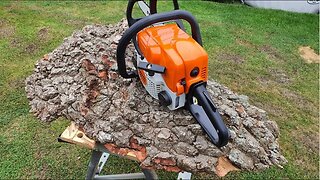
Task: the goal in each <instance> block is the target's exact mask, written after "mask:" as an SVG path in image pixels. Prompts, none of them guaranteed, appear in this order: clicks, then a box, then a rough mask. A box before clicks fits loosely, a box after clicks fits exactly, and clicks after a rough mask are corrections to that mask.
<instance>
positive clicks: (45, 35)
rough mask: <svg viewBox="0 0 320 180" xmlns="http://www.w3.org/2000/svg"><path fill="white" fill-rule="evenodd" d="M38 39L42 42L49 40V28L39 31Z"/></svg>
mask: <svg viewBox="0 0 320 180" xmlns="http://www.w3.org/2000/svg"><path fill="white" fill-rule="evenodd" d="M37 36H38V39H40V40H41V41H45V40H47V39H48V38H49V28H47V27H44V28H41V29H40V30H39V31H38V34H37Z"/></svg>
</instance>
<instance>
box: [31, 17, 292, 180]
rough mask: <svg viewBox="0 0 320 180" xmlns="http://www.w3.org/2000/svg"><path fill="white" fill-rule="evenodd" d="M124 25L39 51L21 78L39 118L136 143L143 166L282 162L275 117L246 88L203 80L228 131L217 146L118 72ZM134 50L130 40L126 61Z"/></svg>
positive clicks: (106, 139) (115, 143) (116, 142)
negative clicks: (44, 52) (30, 69)
mask: <svg viewBox="0 0 320 180" xmlns="http://www.w3.org/2000/svg"><path fill="white" fill-rule="evenodd" d="M127 28H128V27H127V23H126V22H125V21H124V20H122V21H121V22H119V23H118V24H116V25H108V26H102V25H89V26H86V27H84V28H83V29H82V30H81V31H77V32H75V33H73V35H72V36H71V37H68V38H66V39H65V40H64V42H63V44H62V45H60V46H59V47H58V48H57V49H55V50H54V51H53V52H51V53H49V54H48V55H45V56H44V57H43V58H42V59H40V60H39V61H38V62H37V63H36V65H35V70H34V73H33V74H32V75H31V76H29V77H28V78H27V79H26V92H27V97H28V99H29V100H30V106H31V110H30V111H31V112H32V113H34V115H35V116H37V117H38V118H39V119H40V120H41V121H44V122H51V121H53V120H55V119H57V118H58V117H61V116H62V117H66V118H67V119H69V120H71V121H74V122H75V123H76V124H77V125H78V126H81V127H82V128H83V130H84V132H85V133H86V135H87V136H89V137H90V138H93V139H94V140H96V141H99V142H101V143H105V144H106V147H107V148H109V149H110V150H111V151H114V152H116V151H117V150H119V149H121V148H124V149H129V150H130V149H131V150H137V151H139V152H141V153H142V154H140V155H141V156H140V159H139V160H140V163H141V166H143V167H147V168H154V169H164V170H168V171H182V170H183V171H189V172H207V173H216V174H218V175H224V174H225V173H222V174H221V168H223V167H224V166H228V163H229V165H231V164H230V162H231V163H232V165H234V166H235V167H237V168H239V169H241V170H249V171H254V170H263V169H266V168H268V167H270V166H272V165H277V166H279V167H281V165H282V164H285V163H286V162H287V161H286V159H285V158H284V157H283V156H282V155H281V153H280V147H279V144H278V142H277V139H278V137H279V128H278V127H277V124H276V123H275V122H274V121H271V120H269V118H268V116H267V114H266V112H265V111H264V110H262V109H259V108H257V107H255V106H252V105H250V104H249V103H248V97H247V96H244V95H238V94H236V93H234V92H232V91H230V90H229V89H228V88H226V87H224V86H223V85H221V84H219V83H217V82H215V81H213V80H210V81H208V85H207V89H208V91H209V93H210V94H211V96H212V99H213V101H214V102H215V104H216V106H217V108H218V110H219V112H220V113H221V114H222V116H223V119H224V121H225V122H226V124H227V126H228V128H229V130H230V134H231V139H230V142H229V143H228V145H226V146H224V147H222V148H217V147H216V146H214V145H213V144H212V143H211V142H210V140H209V138H208V137H207V135H205V133H204V132H203V131H202V129H201V127H200V125H199V124H198V123H197V122H196V121H195V120H194V119H193V118H192V116H191V115H190V113H189V112H187V111H185V110H183V109H179V110H175V111H170V110H168V108H166V107H162V106H160V105H159V103H158V102H157V101H156V100H155V99H153V98H152V97H151V96H150V95H148V94H147V92H146V90H145V89H144V88H143V86H142V85H141V83H140V82H139V80H137V79H123V78H122V77H121V76H119V74H118V73H117V64H116V57H115V56H116V48H117V43H118V41H119V39H120V38H121V35H122V33H123V32H124V31H125V29H127ZM132 58H134V48H133V46H131V47H129V48H128V50H127V61H128V62H132ZM131 67H133V65H132V63H131Z"/></svg>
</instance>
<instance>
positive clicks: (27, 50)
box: [24, 43, 38, 54]
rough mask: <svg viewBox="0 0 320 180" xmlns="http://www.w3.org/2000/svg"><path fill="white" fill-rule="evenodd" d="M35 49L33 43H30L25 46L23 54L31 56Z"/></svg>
mask: <svg viewBox="0 0 320 180" xmlns="http://www.w3.org/2000/svg"><path fill="white" fill-rule="evenodd" d="M37 49H38V47H37V46H36V45H35V44H34V43H31V44H29V45H27V46H26V47H25V49H24V50H25V52H27V53H30V54H32V53H34V52H35V51H36V50H37Z"/></svg>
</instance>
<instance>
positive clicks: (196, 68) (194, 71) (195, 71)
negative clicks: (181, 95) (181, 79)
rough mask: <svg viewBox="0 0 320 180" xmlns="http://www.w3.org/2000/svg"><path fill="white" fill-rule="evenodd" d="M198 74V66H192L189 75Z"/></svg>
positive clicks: (194, 75)
mask: <svg viewBox="0 0 320 180" xmlns="http://www.w3.org/2000/svg"><path fill="white" fill-rule="evenodd" d="M198 74H199V68H198V67H195V68H193V69H192V71H191V72H190V76H191V77H196V76H198Z"/></svg>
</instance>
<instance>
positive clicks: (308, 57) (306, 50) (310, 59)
mask: <svg viewBox="0 0 320 180" xmlns="http://www.w3.org/2000/svg"><path fill="white" fill-rule="evenodd" d="M299 54H300V56H301V57H302V58H303V60H304V61H305V62H306V63H308V64H310V63H318V64H319V63H320V56H319V54H317V53H315V52H314V50H313V49H312V48H310V46H300V47H299Z"/></svg>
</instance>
